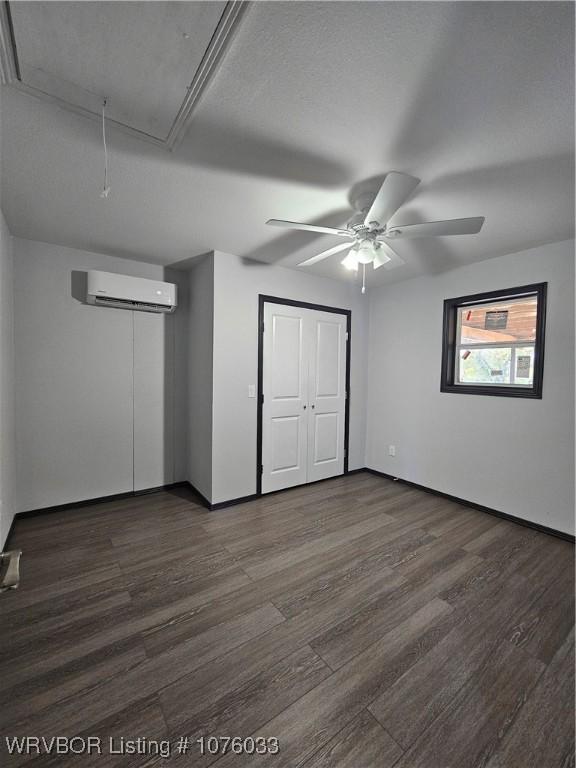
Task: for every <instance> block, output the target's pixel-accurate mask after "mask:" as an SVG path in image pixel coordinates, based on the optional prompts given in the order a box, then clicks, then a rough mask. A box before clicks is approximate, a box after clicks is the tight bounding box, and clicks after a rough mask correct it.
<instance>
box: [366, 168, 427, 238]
mask: <svg viewBox="0 0 576 768" xmlns="http://www.w3.org/2000/svg"><path fill="white" fill-rule="evenodd" d="M418 184H420V179H416V178H415V177H414V176H408V174H406V173H398V172H397V171H391V172H390V173H389V174H387V176H386V178H385V179H384V182H383V184H382V186H381V187H380V189H379V190H378V194H377V195H376V197H375V198H374V202H373V203H372V206H371V208H370V210H369V211H368V213H367V215H366V218H365V219H364V224H365V225H366V226H367V227H372V228H376V229H377V228H378V227H383V226H384V225H385V224H387V223H388V220H389V219H391V218H392V216H393V215H394V214H395V213H396V211H397V210H398V208H400V206H401V205H402V203H403V202H404V201H405V200H406V198H407V197H408V195H410V194H411V193H412V192H413V191H414V190H415V189H416V187H417V186H418Z"/></svg>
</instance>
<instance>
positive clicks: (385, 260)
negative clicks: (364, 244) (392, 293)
mask: <svg viewBox="0 0 576 768" xmlns="http://www.w3.org/2000/svg"><path fill="white" fill-rule="evenodd" d="M403 263H404V262H403V259H401V258H400V256H398V254H397V253H396V251H393V250H392V248H390V246H389V245H387V244H386V243H382V242H380V247H379V248H378V250H377V251H376V253H375V255H374V261H373V264H374V269H378V268H379V267H384V266H386V265H387V264H389V265H390V266H394V264H403Z"/></svg>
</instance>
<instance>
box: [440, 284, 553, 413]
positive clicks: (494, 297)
mask: <svg viewBox="0 0 576 768" xmlns="http://www.w3.org/2000/svg"><path fill="white" fill-rule="evenodd" d="M547 289H548V283H533V284H531V285H522V286H518V287H516V288H505V289H503V290H500V291H487V292H484V293H475V294H472V295H469V296H459V297H457V298H455V299H446V300H445V301H444V325H443V331H442V374H441V379H440V391H441V392H455V393H457V394H460V395H491V396H497V397H528V398H532V399H538V400H541V399H542V385H543V380H544V341H545V335H546V294H547ZM526 296H536V297H537V311H536V339H535V341H534V376H533V380H532V386H531V387H526V386H513V385H510V384H509V385H506V386H499V385H498V384H456V383H455V381H454V376H455V371H456V344H457V339H456V333H457V326H458V310H459V309H460V308H461V307H466V306H474V305H476V304H485V303H487V302H490V301H494V302H497V301H499V300H506V299H508V300H510V299H515V298H525V297H526Z"/></svg>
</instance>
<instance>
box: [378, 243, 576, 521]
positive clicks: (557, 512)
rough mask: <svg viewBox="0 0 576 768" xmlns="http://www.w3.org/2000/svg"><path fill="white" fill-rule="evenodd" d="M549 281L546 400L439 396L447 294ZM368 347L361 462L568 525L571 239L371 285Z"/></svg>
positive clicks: (571, 454)
mask: <svg viewBox="0 0 576 768" xmlns="http://www.w3.org/2000/svg"><path fill="white" fill-rule="evenodd" d="M545 281H547V282H548V301H547V319H546V344H545V361H544V389H543V398H542V400H531V399H523V398H507V397H489V396H475V395H460V394H451V393H441V392H440V358H441V352H442V341H441V337H442V311H443V301H444V299H447V298H452V297H456V296H462V295H466V294H473V293H481V292H483V291H490V290H498V289H501V288H509V287H514V286H518V285H526V284H529V283H536V282H545ZM368 351H369V354H368V359H369V368H368V401H367V402H368V413H369V414H370V418H369V421H368V426H367V451H366V464H367V466H368V467H370V468H372V469H376V470H379V471H382V472H386V473H389V474H391V475H395V476H397V477H401V478H403V479H406V480H410V481H412V482H416V483H420V484H422V485H425V486H428V487H429V488H433V489H435V490H438V491H442V492H445V493H450V494H453V495H455V496H458V497H460V498H464V499H467V500H469V501H473V502H476V503H479V504H482V505H485V506H488V507H492V508H494V509H497V510H500V511H502V512H506V513H508V514H511V515H516V516H517V517H521V518H524V519H526V520H530V521H533V522H537V523H540V524H542V525H546V526H549V527H551V528H555V529H557V530H560V531H564V532H569V533H574V250H573V244H572V243H571V242H564V243H557V244H554V245H548V246H542V247H539V248H534V249H531V250H528V251H524V252H522V253H516V254H512V255H508V256H505V257H503V258H499V259H492V260H488V261H484V262H480V263H476V264H473V265H470V266H467V267H462V268H460V269H457V270H453V271H451V272H446V273H443V274H439V275H435V276H428V277H420V278H416V279H413V280H409V281H406V282H403V283H397V284H395V285H391V286H389V287H383V288H380V289H375V290H373V291H372V292H371V294H370V340H369V348H368ZM390 444H393V445H395V446H396V451H397V453H396V457H395V458H392V457H390V456H389V455H388V446H389V445H390Z"/></svg>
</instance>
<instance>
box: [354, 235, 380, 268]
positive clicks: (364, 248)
mask: <svg viewBox="0 0 576 768" xmlns="http://www.w3.org/2000/svg"><path fill="white" fill-rule="evenodd" d="M375 252H376V251H375V248H374V245H373V243H371V242H370V241H369V240H363V241H362V242H361V243H360V245H359V246H358V250H357V251H356V258H357V259H358V261H359V263H360V264H370V263H371V262H372V261H374V254H375Z"/></svg>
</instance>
